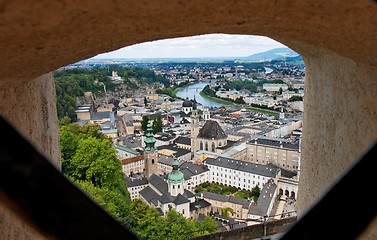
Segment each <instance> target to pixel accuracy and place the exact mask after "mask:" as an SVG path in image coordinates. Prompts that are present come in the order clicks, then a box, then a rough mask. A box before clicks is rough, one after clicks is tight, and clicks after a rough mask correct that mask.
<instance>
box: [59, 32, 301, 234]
mask: <svg viewBox="0 0 377 240" xmlns="http://www.w3.org/2000/svg"><path fill="white" fill-rule="evenodd" d="M54 78H55V83H56V97H57V112H58V118H59V124H60V142H61V156H62V161H61V162H62V171H63V173H64V174H65V175H66V176H67V177H68V178H69V179H70V180H72V181H73V182H74V183H75V184H76V185H77V186H78V187H79V188H81V189H82V190H83V191H85V192H87V193H88V194H89V195H90V196H91V197H92V198H93V199H94V201H95V202H97V203H98V204H99V205H100V206H102V207H103V208H104V209H105V210H106V211H107V212H109V213H110V214H111V215H113V216H114V217H115V218H116V219H117V220H118V221H119V222H120V223H121V224H122V225H124V226H126V227H127V228H129V229H130V230H131V231H132V232H134V233H135V235H137V236H138V237H140V238H143V239H187V238H192V237H198V236H203V235H207V234H213V233H216V232H222V231H231V230H234V229H238V228H243V227H249V226H254V225H260V224H264V226H266V223H268V222H271V221H276V222H279V221H280V220H287V219H292V222H294V221H296V210H297V202H296V199H297V196H298V195H299V194H300V193H299V189H298V182H299V173H300V161H301V148H300V139H301V133H302V121H303V99H304V78H305V65H304V62H303V59H302V58H301V56H300V55H299V54H298V53H296V52H294V51H293V50H291V49H289V48H288V47H286V46H284V45H283V44H281V43H279V42H276V41H274V40H272V39H270V38H267V37H262V36H247V35H226V34H209V35H201V36H194V37H186V38H177V39H166V40H159V41H154V42H147V43H142V44H137V45H133V46H129V47H125V48H122V49H119V50H117V51H114V52H110V53H104V54H100V55H97V56H95V57H93V58H91V59H86V60H82V61H80V62H77V63H73V64H70V65H68V66H65V67H62V68H60V69H58V70H56V71H55V72H54ZM277 224H278V223H277ZM283 232H284V231H283ZM283 232H276V233H274V234H273V235H272V236H270V237H271V238H278V237H279V236H281V234H282V233H283ZM263 234H264V235H266V231H264V233H263Z"/></svg>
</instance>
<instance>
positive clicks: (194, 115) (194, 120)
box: [191, 97, 199, 157]
mask: <svg viewBox="0 0 377 240" xmlns="http://www.w3.org/2000/svg"><path fill="white" fill-rule="evenodd" d="M198 134H199V112H198V109H197V107H196V100H195V97H194V104H193V109H192V111H191V153H192V157H193V153H194V152H195V151H196V150H198V141H197V137H198Z"/></svg>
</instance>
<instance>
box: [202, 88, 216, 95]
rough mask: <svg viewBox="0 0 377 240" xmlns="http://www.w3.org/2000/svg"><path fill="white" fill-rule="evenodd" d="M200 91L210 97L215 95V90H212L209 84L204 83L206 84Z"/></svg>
mask: <svg viewBox="0 0 377 240" xmlns="http://www.w3.org/2000/svg"><path fill="white" fill-rule="evenodd" d="M202 92H203V93H204V94H205V95H207V96H210V97H215V96H216V92H215V91H213V90H212V89H211V88H210V87H209V85H206V86H205V87H204V88H203V90H202Z"/></svg>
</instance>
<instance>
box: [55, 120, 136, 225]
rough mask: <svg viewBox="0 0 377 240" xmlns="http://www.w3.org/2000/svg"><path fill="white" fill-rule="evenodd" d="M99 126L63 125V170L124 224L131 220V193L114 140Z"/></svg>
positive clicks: (61, 142) (61, 141)
mask: <svg viewBox="0 0 377 240" xmlns="http://www.w3.org/2000/svg"><path fill="white" fill-rule="evenodd" d="M98 129H99V127H98V126H97V125H86V126H83V127H80V126H79V125H78V124H69V125H64V126H61V127H60V147H61V156H62V171H63V173H64V174H65V175H66V176H67V177H69V178H70V179H71V180H72V181H73V182H75V183H76V185H77V186H78V187H80V188H81V189H82V190H83V191H85V192H86V193H87V194H88V195H89V196H90V197H91V198H92V199H93V200H94V201H95V202H97V203H98V204H99V205H100V206H102V207H103V208H104V209H105V210H107V211H108V212H109V213H110V214H112V215H113V216H114V217H115V218H116V219H117V220H118V221H120V222H121V223H122V224H127V223H128V222H130V221H131V220H130V213H129V212H130V207H129V205H130V202H131V200H130V196H129V193H128V191H127V186H126V183H125V181H124V179H123V173H122V167H121V164H120V162H119V160H118V159H117V157H116V154H115V149H113V148H112V147H111V141H110V140H109V139H107V138H106V137H105V136H104V135H103V134H101V133H99V132H98Z"/></svg>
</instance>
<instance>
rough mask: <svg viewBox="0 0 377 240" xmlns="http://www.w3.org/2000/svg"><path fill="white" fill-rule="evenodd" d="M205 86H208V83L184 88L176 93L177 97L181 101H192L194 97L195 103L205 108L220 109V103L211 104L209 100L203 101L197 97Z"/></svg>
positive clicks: (200, 97) (203, 99)
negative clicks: (181, 99)
mask: <svg viewBox="0 0 377 240" xmlns="http://www.w3.org/2000/svg"><path fill="white" fill-rule="evenodd" d="M206 85H208V83H205V82H200V83H196V84H194V85H191V86H189V87H185V88H183V89H182V90H180V91H178V92H177V97H180V98H183V99H186V98H188V99H194V96H195V99H196V101H197V102H198V103H200V104H202V105H203V106H205V107H221V106H222V105H221V104H220V103H216V102H212V101H211V100H208V99H205V98H203V97H202V96H200V95H199V93H200V91H202V90H203V88H204V87H205V86H206Z"/></svg>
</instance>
